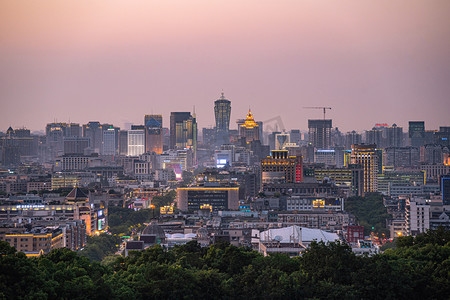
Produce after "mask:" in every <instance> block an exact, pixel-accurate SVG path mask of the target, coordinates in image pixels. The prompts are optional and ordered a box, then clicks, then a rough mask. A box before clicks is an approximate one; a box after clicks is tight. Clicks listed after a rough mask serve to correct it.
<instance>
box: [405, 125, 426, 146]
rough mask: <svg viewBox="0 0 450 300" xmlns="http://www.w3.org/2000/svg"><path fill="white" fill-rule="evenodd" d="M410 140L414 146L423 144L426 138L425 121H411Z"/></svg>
mask: <svg viewBox="0 0 450 300" xmlns="http://www.w3.org/2000/svg"><path fill="white" fill-rule="evenodd" d="M409 140H410V144H411V146H413V147H420V146H423V144H424V140H425V122H424V121H409Z"/></svg>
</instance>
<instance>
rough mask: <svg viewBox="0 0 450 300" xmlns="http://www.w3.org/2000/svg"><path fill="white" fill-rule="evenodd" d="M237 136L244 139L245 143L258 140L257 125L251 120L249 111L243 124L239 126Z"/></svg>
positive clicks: (251, 116) (251, 115)
mask: <svg viewBox="0 0 450 300" xmlns="http://www.w3.org/2000/svg"><path fill="white" fill-rule="evenodd" d="M239 136H240V137H245V140H246V141H247V143H250V142H251V141H255V140H259V139H260V138H259V125H258V123H256V122H255V119H254V118H253V114H252V111H251V110H250V109H249V110H248V114H247V117H246V118H245V121H244V124H242V125H240V126H239Z"/></svg>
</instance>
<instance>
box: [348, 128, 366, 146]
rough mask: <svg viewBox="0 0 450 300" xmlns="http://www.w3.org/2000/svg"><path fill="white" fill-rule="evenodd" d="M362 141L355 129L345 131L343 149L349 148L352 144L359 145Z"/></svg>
mask: <svg viewBox="0 0 450 300" xmlns="http://www.w3.org/2000/svg"><path fill="white" fill-rule="evenodd" d="M361 143H362V139H361V134H359V133H357V132H356V131H354V130H353V131H352V132H347V133H346V134H345V136H344V147H345V149H351V148H352V145H359V144H361Z"/></svg>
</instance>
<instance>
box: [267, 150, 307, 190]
mask: <svg viewBox="0 0 450 300" xmlns="http://www.w3.org/2000/svg"><path fill="white" fill-rule="evenodd" d="M261 181H262V183H263V184H267V183H300V182H302V181H303V161H302V157H301V156H289V151H287V150H273V151H271V156H270V157H267V158H263V159H261Z"/></svg>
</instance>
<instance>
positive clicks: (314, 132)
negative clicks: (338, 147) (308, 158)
mask: <svg viewBox="0 0 450 300" xmlns="http://www.w3.org/2000/svg"><path fill="white" fill-rule="evenodd" d="M331 127H332V120H330V119H328V120H308V128H309V141H310V143H311V144H312V145H313V146H314V147H316V148H318V149H329V148H330V147H331Z"/></svg>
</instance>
